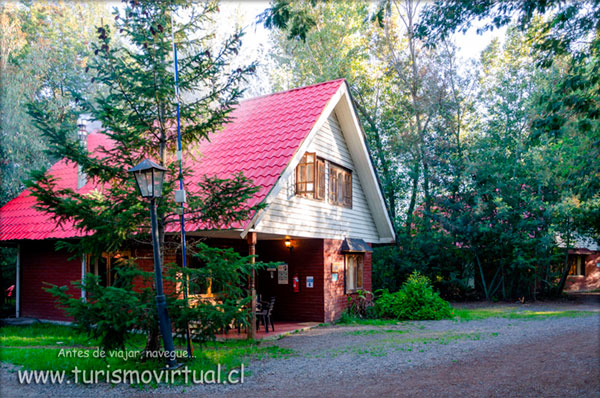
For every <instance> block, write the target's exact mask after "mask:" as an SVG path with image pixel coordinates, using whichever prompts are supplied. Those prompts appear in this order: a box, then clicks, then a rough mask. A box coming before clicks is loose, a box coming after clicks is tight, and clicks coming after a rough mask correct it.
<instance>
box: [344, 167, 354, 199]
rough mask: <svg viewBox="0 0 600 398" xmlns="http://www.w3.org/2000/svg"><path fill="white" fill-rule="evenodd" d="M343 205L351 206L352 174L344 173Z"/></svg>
mask: <svg viewBox="0 0 600 398" xmlns="http://www.w3.org/2000/svg"><path fill="white" fill-rule="evenodd" d="M344 205H346V206H348V207H352V174H351V173H344Z"/></svg>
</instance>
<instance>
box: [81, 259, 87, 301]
mask: <svg viewBox="0 0 600 398" xmlns="http://www.w3.org/2000/svg"><path fill="white" fill-rule="evenodd" d="M86 268H87V267H86V255H85V254H82V255H81V299H82V300H83V301H85V284H84V283H85V273H86V272H85V271H86Z"/></svg>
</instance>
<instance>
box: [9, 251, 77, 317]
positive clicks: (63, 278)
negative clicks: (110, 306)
mask: <svg viewBox="0 0 600 398" xmlns="http://www.w3.org/2000/svg"><path fill="white" fill-rule="evenodd" d="M54 244H55V242H54V241H37V242H24V243H22V244H21V292H20V294H21V316H22V317H30V318H37V319H46V320H57V321H71V320H72V319H71V318H70V317H68V316H67V315H66V314H65V313H64V311H63V310H61V309H59V308H57V307H56V302H55V300H54V297H52V295H51V294H50V293H48V292H46V291H45V290H44V287H47V286H48V285H46V284H45V283H44V282H47V283H51V284H54V285H57V286H64V285H67V286H69V293H70V294H72V295H74V296H75V297H80V296H81V291H80V290H79V289H74V288H72V287H71V281H75V280H80V279H81V260H69V257H72V256H73V253H68V252H67V251H66V250H61V251H56V250H55V249H54Z"/></svg>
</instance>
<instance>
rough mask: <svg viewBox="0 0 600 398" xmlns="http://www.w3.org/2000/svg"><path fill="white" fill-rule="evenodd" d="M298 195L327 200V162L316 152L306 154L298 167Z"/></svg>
mask: <svg viewBox="0 0 600 398" xmlns="http://www.w3.org/2000/svg"><path fill="white" fill-rule="evenodd" d="M296 195H299V196H304V197H306V198H311V199H317V200H323V199H325V162H324V161H323V160H322V159H319V158H318V157H317V155H316V154H315V153H314V152H306V153H305V154H304V156H303V157H302V159H301V160H300V163H298V166H297V167H296Z"/></svg>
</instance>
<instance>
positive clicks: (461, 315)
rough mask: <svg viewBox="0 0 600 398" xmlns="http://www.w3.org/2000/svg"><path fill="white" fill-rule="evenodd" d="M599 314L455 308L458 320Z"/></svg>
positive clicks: (567, 316) (516, 308) (503, 308)
mask: <svg viewBox="0 0 600 398" xmlns="http://www.w3.org/2000/svg"><path fill="white" fill-rule="evenodd" d="M589 315H598V313H596V312H593V311H531V310H523V309H521V308H519V307H516V306H515V307H496V308H474V309H466V308H455V309H454V316H455V318H454V319H455V320H458V321H475V320H481V319H487V318H494V317H496V318H507V319H530V320H536V319H546V318H559V317H560V318H576V317H580V316H589Z"/></svg>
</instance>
